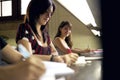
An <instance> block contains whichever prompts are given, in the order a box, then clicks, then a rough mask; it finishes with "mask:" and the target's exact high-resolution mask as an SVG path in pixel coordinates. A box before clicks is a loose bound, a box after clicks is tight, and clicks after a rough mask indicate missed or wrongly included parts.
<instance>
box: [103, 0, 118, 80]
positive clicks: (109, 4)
mask: <svg viewBox="0 0 120 80" xmlns="http://www.w3.org/2000/svg"><path fill="white" fill-rule="evenodd" d="M119 8H120V1H119V0H101V13H102V44H103V50H104V54H103V57H104V58H103V80H120V79H119V78H120V66H119V64H120V56H119V54H120V35H119V34H120V9H119Z"/></svg>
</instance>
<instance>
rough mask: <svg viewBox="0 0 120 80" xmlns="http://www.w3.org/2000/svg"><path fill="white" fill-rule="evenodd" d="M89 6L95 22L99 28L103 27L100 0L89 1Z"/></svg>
mask: <svg viewBox="0 0 120 80" xmlns="http://www.w3.org/2000/svg"><path fill="white" fill-rule="evenodd" d="M87 2H88V5H89V7H90V9H91V11H92V14H93V16H94V19H95V22H96V24H97V25H98V27H101V9H100V8H101V4H100V0H87Z"/></svg>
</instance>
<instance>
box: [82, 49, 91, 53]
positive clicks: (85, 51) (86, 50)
mask: <svg viewBox="0 0 120 80" xmlns="http://www.w3.org/2000/svg"><path fill="white" fill-rule="evenodd" d="M90 51H91V50H90V49H89V48H87V49H85V50H83V53H89V52H90Z"/></svg>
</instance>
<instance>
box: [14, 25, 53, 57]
mask: <svg viewBox="0 0 120 80" xmlns="http://www.w3.org/2000/svg"><path fill="white" fill-rule="evenodd" d="M42 33H43V34H44V36H45V39H46V41H47V45H48V46H47V47H43V46H41V45H39V43H38V42H37V40H36V39H35V36H34V33H33V30H32V29H31V27H30V25H29V24H27V23H26V24H25V23H22V24H20V25H19V28H18V31H17V35H16V43H17V42H18V40H20V39H23V38H27V39H28V40H29V42H30V43H31V47H32V53H33V54H40V55H50V54H51V47H50V42H51V41H50V36H49V34H48V32H47V30H46V28H45V29H44V30H43V31H42Z"/></svg>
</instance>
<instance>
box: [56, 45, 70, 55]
mask: <svg viewBox="0 0 120 80" xmlns="http://www.w3.org/2000/svg"><path fill="white" fill-rule="evenodd" d="M55 48H56V50H57V51H58V53H59V55H64V54H70V53H72V51H71V49H67V53H64V52H63V51H61V50H60V49H59V48H58V47H57V46H55Z"/></svg>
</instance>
